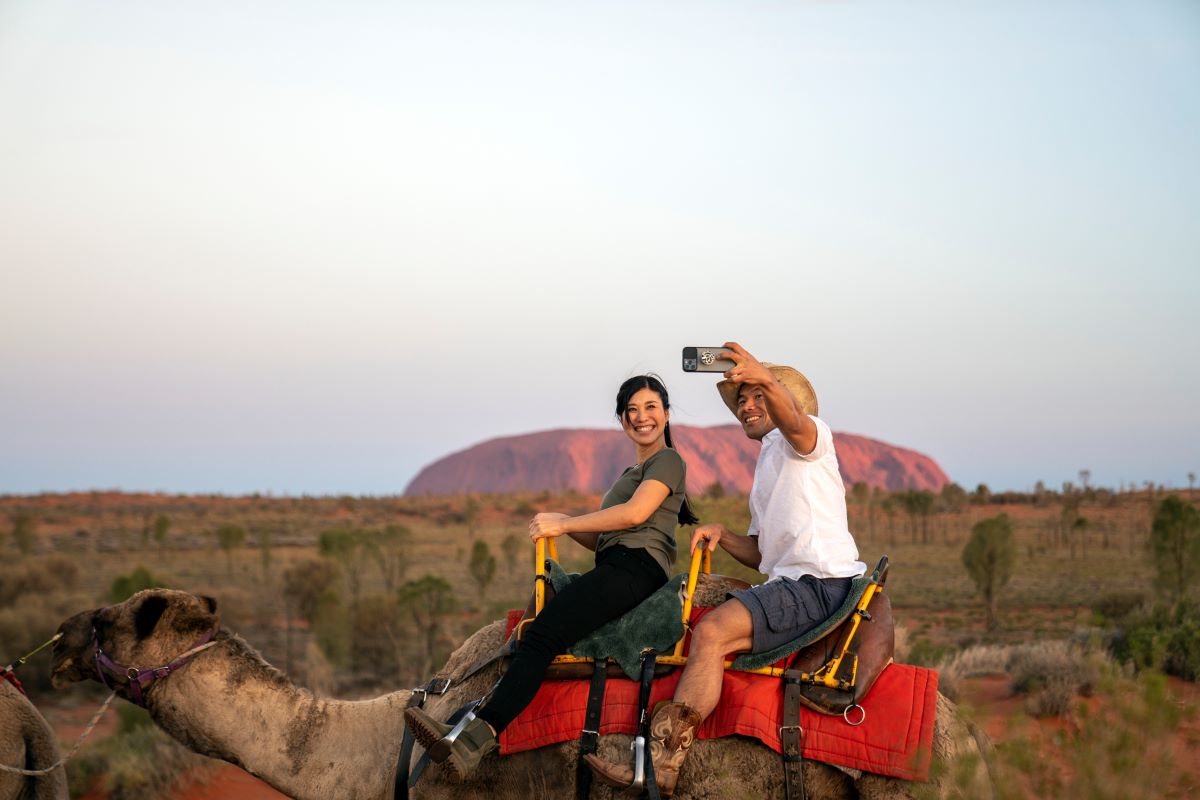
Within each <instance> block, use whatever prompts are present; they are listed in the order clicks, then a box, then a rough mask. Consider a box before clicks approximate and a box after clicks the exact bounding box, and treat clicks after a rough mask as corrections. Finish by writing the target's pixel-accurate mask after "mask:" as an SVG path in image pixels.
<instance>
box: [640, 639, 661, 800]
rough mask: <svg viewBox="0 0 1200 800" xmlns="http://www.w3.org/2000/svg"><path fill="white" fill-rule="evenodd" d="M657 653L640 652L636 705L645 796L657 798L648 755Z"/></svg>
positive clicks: (656, 782) (656, 799)
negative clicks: (643, 758) (642, 748)
mask: <svg viewBox="0 0 1200 800" xmlns="http://www.w3.org/2000/svg"><path fill="white" fill-rule="evenodd" d="M657 662H658V653H656V652H654V651H653V650H650V649H647V650H645V651H644V652H643V653H642V685H641V689H640V690H639V692H638V707H639V708H641V709H642V718H641V725H640V726H639V727H640V728H641V732H642V740H643V741H644V742H645V743H646V744H645V747H646V797H647V798H649V800H659V794H658V781H656V780H655V779H654V759H653V758H651V757H650V716H651V713H650V712H651V710H652V709H651V708H650V686H651V684H652V683H654V667H655V665H656V664H657Z"/></svg>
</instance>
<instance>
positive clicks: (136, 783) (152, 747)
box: [67, 706, 207, 800]
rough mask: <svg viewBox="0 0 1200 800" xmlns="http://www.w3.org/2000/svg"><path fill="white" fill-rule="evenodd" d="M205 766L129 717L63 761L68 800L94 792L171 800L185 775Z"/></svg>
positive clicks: (113, 798) (127, 799) (118, 798)
mask: <svg viewBox="0 0 1200 800" xmlns="http://www.w3.org/2000/svg"><path fill="white" fill-rule="evenodd" d="M121 708H123V709H124V708H134V709H135V710H137V711H140V710H141V709H136V707H134V706H122V707H121ZM148 719H149V718H148V717H147V720H148ZM206 762H207V759H205V758H204V757H203V756H199V755H196V754H195V753H192V752H190V751H188V750H186V749H184V747H183V746H182V745H180V744H178V743H177V742H176V741H175V740H173V739H171V738H170V737H169V736H167V735H166V734H165V733H163V732H162V731H160V730H159V729H158V728H156V727H154V726H153V725H151V724H143V723H142V722H140V721H132V719H131V721H130V722H129V723H128V724H127V723H126V718H125V715H124V714H122V717H121V724H120V727H119V729H118V732H117V733H116V734H115V735H113V736H110V737H109V738H107V739H104V740H101V741H97V742H95V743H94V744H90V745H86V746H85V747H84V748H83V749H82V750H80V751H79V753H78V754H77V755H76V756H75V758H73V759H72V760H71V761H70V762H68V763H67V780H68V783H69V785H70V790H71V796H72V797H82V796H83V795H85V794H87V793H88V792H91V791H93V790H96V789H98V790H100V791H102V792H104V793H105V796H106V797H108V798H109V800H158V799H159V798H163V797H168V796H170V789H171V787H172V786H173V785H174V784H175V783H176V782H177V781H178V780H179V778H180V777H182V776H183V774H184V773H186V772H188V771H189V770H192V769H195V768H196V767H198V766H201V765H202V764H205V763H206Z"/></svg>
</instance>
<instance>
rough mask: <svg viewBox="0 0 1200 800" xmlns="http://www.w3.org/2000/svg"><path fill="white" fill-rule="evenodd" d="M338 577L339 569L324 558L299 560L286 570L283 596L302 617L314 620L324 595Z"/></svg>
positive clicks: (290, 606) (310, 620)
mask: <svg viewBox="0 0 1200 800" xmlns="http://www.w3.org/2000/svg"><path fill="white" fill-rule="evenodd" d="M336 578H337V569H336V568H335V567H334V566H333V564H331V563H329V562H328V561H326V560H324V559H320V560H318V559H307V560H305V561H299V562H297V563H295V564H293V565H292V566H290V567H288V568H287V569H286V570H284V573H283V596H284V598H285V599H286V600H287V602H288V606H289V608H291V609H292V610H294V611H295V613H296V614H298V615H299V616H300V617H301V619H306V620H308V621H309V622H312V621H313V620H314V619H315V618H316V615H317V606H318V604H319V603H320V599H321V597H322V595H324V594H325V592H326V591H328V590H329V587H330V586H331V585H332V584H333V582H334V580H335V579H336Z"/></svg>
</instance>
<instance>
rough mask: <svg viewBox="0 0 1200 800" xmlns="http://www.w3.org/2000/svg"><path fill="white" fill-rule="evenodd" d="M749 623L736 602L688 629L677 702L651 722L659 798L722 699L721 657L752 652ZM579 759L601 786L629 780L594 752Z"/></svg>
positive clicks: (628, 772) (623, 768)
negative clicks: (689, 636)
mask: <svg viewBox="0 0 1200 800" xmlns="http://www.w3.org/2000/svg"><path fill="white" fill-rule="evenodd" d="M752 625H753V623H752V621H751V617H750V612H749V610H747V608H746V607H745V606H744V605H742V604H741V602H740V601H738V600H727V601H726V602H724V603H722V604H721V605H719V606H717V608H716V609H715V610H713V611H710V612H709V613H708V614H707V615H706V616H705V617H704V619H703V620H701V622H700V624H699V625H697V626H696V630H694V631H692V646H691V649H690V650H689V651H688V662H687V666H686V667H684V669H683V677H681V678H680V680H679V685H678V686H677V687H676V689H675V699H674V700H672V701H671V702H669V703H661V704H659V706H658V708H657V709H656V710H655V712H654V717H653V718H652V719H651V721H650V743H649V745H650V753H651V757H652V758H653V759H654V778H655V781H656V782H657V783H658V788H659V791H660V792H661V793H662V796H663V797H670V796H671V795H672V794H673V793H674V791H675V784H676V782H677V781H678V780H679V770H680V769H681V768H682V767H683V761H684V759H685V758H686V757H687V751H688V748H690V747H691V746H692V742H694V741H695V740H696V730H697V729H698V728H699V727H700V723H702V722H704V718H705V717H707V716H708V715H709V714H711V713H712V710H713V709H714V708H716V707H717V701H718V700H720V699H721V678H722V676H723V675H724V674H725V654H726V653H734V652H738V651H741V650H749V649H750V647H751V645H752V633H753V631H752ZM583 760H584V761H586V762H587V764H588V766H589V767H591V769H592V772H593V773H595V775H596V777H597V778H598V779H599V780H600V781H602V782H603V783H606V784H608V785H610V786H617V787H627V786H629V785H630V784H631V783H632V782H633V769H632V768H631V767H629V766H628V765H626V764H614V763H612V762H610V761H605V760H604V759H602V758H600V757H599V756H597V755H595V754H589V755H585V756H584V757H583Z"/></svg>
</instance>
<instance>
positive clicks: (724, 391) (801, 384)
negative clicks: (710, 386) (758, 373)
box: [717, 361, 817, 417]
mask: <svg viewBox="0 0 1200 800" xmlns="http://www.w3.org/2000/svg"><path fill="white" fill-rule="evenodd" d="M763 366H764V367H766V368H767V369H768V370H770V371H771V374H772V375H774V376H775V380H777V381H779V382H780V383H781V384H783V388H785V389H787V390H788V391H789V392H791V394H792V397H794V398H795V399H796V404H797V405H799V406H800V410H801V411H803V412H804V413H805V414H809V415H810V416H814V417H815V416H817V393H816V391H815V390H814V389H813V387H812V384H811V383H809V382H808V378H806V377H804V375H802V374H801V373H800V372H799V371H798V370H795V369H792V368H791V367H785V366H781V365H779V364H768V363H767V362H765V361H764V362H763ZM743 385H744V384H741V383H734V382H733V381H729V380H725V381H721V382H720V383H718V384H717V391H718V392H720V393H721V399H722V400H724V401H725V405H727V406H729V410H730V411H732V412H733V415H734V416H735V417H736V416H737V398H738V389H740V388H741V387H742V386H743Z"/></svg>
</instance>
